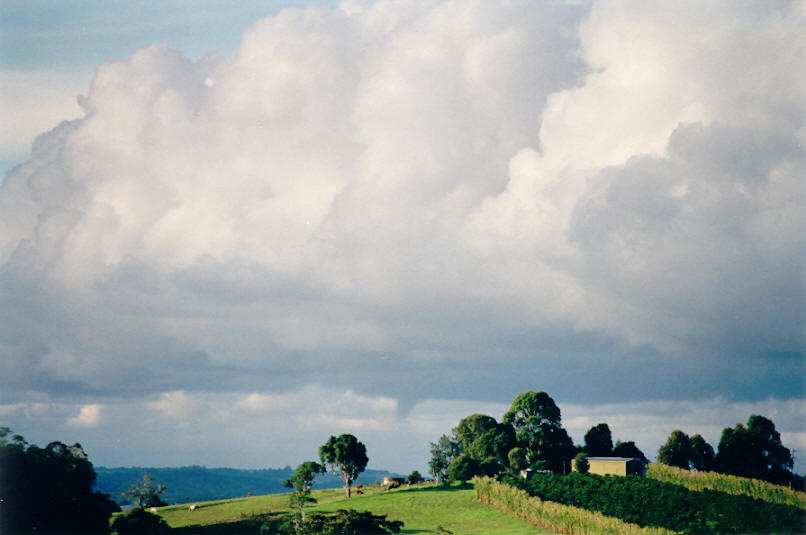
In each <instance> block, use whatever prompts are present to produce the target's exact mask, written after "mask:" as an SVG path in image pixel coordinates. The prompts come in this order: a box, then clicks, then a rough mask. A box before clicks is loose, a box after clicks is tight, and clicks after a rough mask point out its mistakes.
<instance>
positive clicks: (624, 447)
mask: <svg viewBox="0 0 806 535" xmlns="http://www.w3.org/2000/svg"><path fill="white" fill-rule="evenodd" d="M613 456H615V457H627V458H630V459H641V460H642V461H644V462H645V463H647V462H649V459H647V458H646V455H644V452H643V451H641V450H639V449H638V446H636V445H635V442H633V441H632V440H629V441H627V442H621V441H616V445H615V446H614V447H613Z"/></svg>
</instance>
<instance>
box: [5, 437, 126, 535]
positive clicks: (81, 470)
mask: <svg viewBox="0 0 806 535" xmlns="http://www.w3.org/2000/svg"><path fill="white" fill-rule="evenodd" d="M10 434H11V430H10V429H8V428H3V429H2V430H0V533H39V534H60V535H61V534H79V533H80V534H106V533H108V532H109V517H110V516H111V515H112V513H113V512H116V511H120V508H119V507H118V506H117V504H115V502H113V501H112V500H110V499H109V496H108V495H106V494H100V493H97V492H93V490H92V486H93V484H94V483H95V478H96V473H95V470H94V469H93V466H92V463H91V462H90V461H89V460H88V459H87V454H86V453H85V452H84V449H83V448H82V447H81V444H78V443H76V444H73V445H72V446H67V445H66V444H64V443H62V442H58V441H56V442H51V443H50V444H48V445H47V446H46V447H45V448H40V447H39V446H37V445H28V443H27V442H26V441H25V439H24V438H23V437H21V436H19V435H14V436H13V437H12V439H11V441H9V440H8V439H7V437H8V436H9V435H10Z"/></svg>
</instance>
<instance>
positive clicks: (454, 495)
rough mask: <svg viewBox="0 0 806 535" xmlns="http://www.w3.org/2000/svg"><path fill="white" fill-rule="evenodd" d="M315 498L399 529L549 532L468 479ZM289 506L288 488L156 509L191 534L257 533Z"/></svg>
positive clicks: (320, 506)
mask: <svg viewBox="0 0 806 535" xmlns="http://www.w3.org/2000/svg"><path fill="white" fill-rule="evenodd" d="M314 497H315V498H316V499H317V500H318V501H319V503H317V504H316V505H315V506H314V507H311V510H318V511H335V510H338V509H356V510H359V511H371V512H373V513H374V514H381V515H387V518H389V519H390V520H402V521H403V522H404V523H405V525H404V527H403V530H402V533H423V534H425V533H445V532H444V531H443V532H439V531H437V530H438V528H439V527H442V528H443V529H444V530H447V531H449V532H451V533H453V534H454V535H493V534H501V535H540V534H548V533H551V532H550V531H546V530H544V529H541V528H537V527H535V526H533V525H531V524H530V523H528V522H526V521H525V520H521V519H519V518H515V517H513V516H510V515H507V514H505V513H502V512H500V511H498V510H496V509H492V508H490V507H487V506H485V505H482V504H481V503H479V502H478V501H476V499H475V493H474V490H473V487H472V486H471V485H464V486H458V485H454V486H451V487H441V486H435V485H420V486H417V487H413V488H409V489H399V490H392V491H384V490H383V489H381V488H380V487H377V486H370V487H365V488H364V494H363V495H353V497H352V498H351V499H349V500H348V499H347V498H345V497H344V492H343V491H342V490H341V489H329V490H320V491H314ZM287 506H288V494H272V495H267V496H254V497H251V498H239V499H235V500H225V501H216V502H206V503H199V504H198V508H197V509H196V510H195V511H192V512H191V511H189V510H188V506H187V505H183V506H169V507H163V508H160V509H158V513H159V514H160V515H161V516H162V517H163V518H164V519H165V520H166V521H167V522H168V524H169V525H170V526H171V527H174V528H182V529H181V530H180V532H184V533H188V534H189V533H193V534H217V533H222V534H223V533H229V534H241V533H244V534H246V533H250V534H252V535H256V534H257V531H258V529H259V527H260V525H261V524H262V523H263V522H264V521H266V520H268V519H270V518H276V517H277V516H278V515H280V514H282V512H283V511H285V510H286V508H287Z"/></svg>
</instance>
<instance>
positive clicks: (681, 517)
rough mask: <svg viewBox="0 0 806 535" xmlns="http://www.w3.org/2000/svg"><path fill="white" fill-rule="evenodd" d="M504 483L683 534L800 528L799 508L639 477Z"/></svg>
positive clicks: (579, 477)
mask: <svg viewBox="0 0 806 535" xmlns="http://www.w3.org/2000/svg"><path fill="white" fill-rule="evenodd" d="M505 482H506V483H508V484H511V485H513V486H516V487H518V488H521V489H523V490H526V491H527V492H528V493H529V494H531V495H532V496H537V497H539V498H541V499H543V500H549V501H553V502H558V503H563V504H566V505H573V506H575V507H581V508H583V509H589V510H591V511H598V512H600V513H602V514H603V515H606V516H612V517H616V518H620V519H621V520H623V521H625V522H628V523H631V524H637V525H639V526H655V527H662V528H665V529H669V530H672V531H681V532H685V533H715V532H716V533H752V532H764V533H770V532H785V533H803V532H804V529H806V526H804V524H803V510H801V509H799V508H797V507H791V506H786V505H780V504H771V503H765V502H760V501H757V500H753V499H752V498H750V497H749V496H735V495H730V494H726V493H723V492H716V491H713V490H703V491H700V492H695V491H691V490H688V489H686V488H684V487H682V486H679V485H673V484H670V483H663V482H661V481H657V480H654V479H649V478H644V477H641V476H626V477H613V476H609V477H606V476H598V475H593V474H578V473H572V474H570V475H568V476H564V477H563V476H556V475H554V476H547V477H541V478H533V479H531V480H529V481H525V480H523V479H520V478H508V479H506V480H505Z"/></svg>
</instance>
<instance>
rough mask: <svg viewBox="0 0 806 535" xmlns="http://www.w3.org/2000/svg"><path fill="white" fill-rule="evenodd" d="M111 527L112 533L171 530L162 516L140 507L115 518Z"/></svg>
mask: <svg viewBox="0 0 806 535" xmlns="http://www.w3.org/2000/svg"><path fill="white" fill-rule="evenodd" d="M111 529H112V535H158V534H161V533H170V532H171V527H170V526H169V525H168V523H167V522H165V520H163V519H162V517H160V516H159V515H155V514H153V513H149V512H148V511H145V510H143V509H140V508H135V509H132V510H131V511H130V512H128V513H126V514H125V515H120V516H118V517H117V518H115V520H114V521H113V522H112V526H111Z"/></svg>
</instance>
